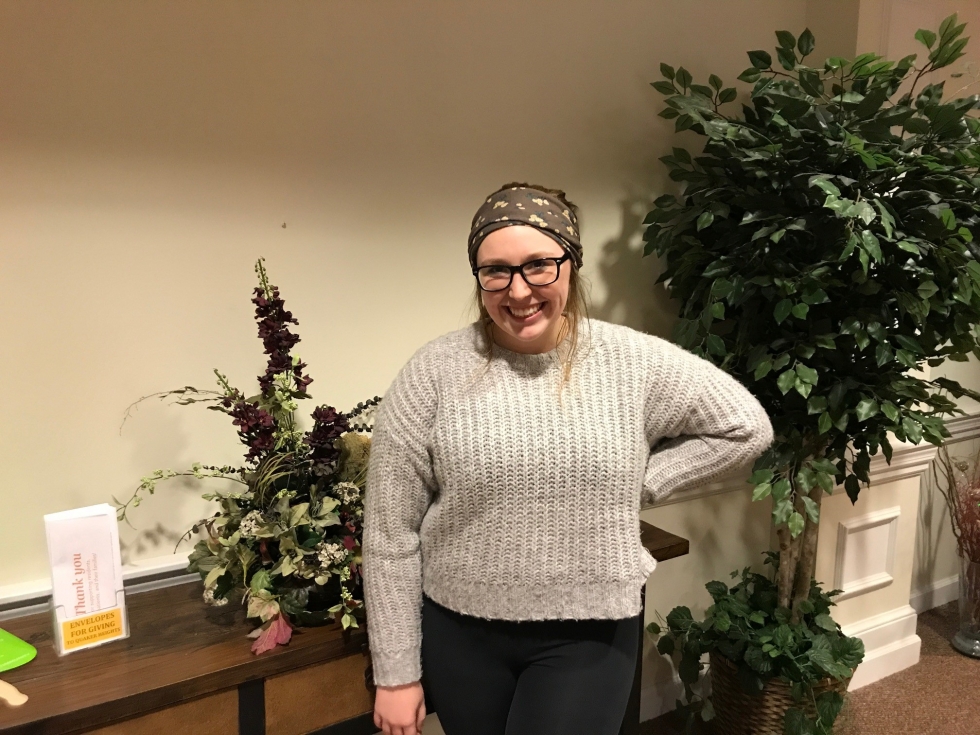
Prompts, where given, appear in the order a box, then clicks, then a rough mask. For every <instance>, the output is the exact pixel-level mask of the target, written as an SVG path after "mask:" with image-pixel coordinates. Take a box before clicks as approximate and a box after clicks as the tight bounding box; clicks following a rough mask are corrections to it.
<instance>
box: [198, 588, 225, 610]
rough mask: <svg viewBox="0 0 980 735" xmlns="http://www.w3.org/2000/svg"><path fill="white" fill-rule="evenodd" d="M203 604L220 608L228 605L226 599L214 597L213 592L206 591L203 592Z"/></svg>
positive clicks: (210, 590)
mask: <svg viewBox="0 0 980 735" xmlns="http://www.w3.org/2000/svg"><path fill="white" fill-rule="evenodd" d="M203 597H204V603H205V604H206V605H213V606H214V607H221V606H222V605H227V604H228V598H227V597H215V596H214V590H212V589H206V590H204V595H203Z"/></svg>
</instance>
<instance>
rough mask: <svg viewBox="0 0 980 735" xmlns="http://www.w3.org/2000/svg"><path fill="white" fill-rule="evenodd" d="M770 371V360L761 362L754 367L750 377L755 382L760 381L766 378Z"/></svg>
mask: <svg viewBox="0 0 980 735" xmlns="http://www.w3.org/2000/svg"><path fill="white" fill-rule="evenodd" d="M770 371H772V360H763V361H762V362H760V363H759V364H758V365H757V366H756V368H755V372H754V373H753V374H752V377H753V378H755V379H756V380H762V378H764V377H765V376H767V375H768V374H769V373H770Z"/></svg>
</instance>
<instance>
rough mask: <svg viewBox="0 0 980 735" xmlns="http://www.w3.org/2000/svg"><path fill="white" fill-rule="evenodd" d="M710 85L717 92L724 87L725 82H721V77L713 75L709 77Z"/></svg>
mask: <svg viewBox="0 0 980 735" xmlns="http://www.w3.org/2000/svg"><path fill="white" fill-rule="evenodd" d="M708 84H710V85H711V86H712V87H713V88H714V90H715V91H716V92H717V91H718V90H720V89H721V88H722V87H723V86H724V82H722V81H721V77H719V76H718V75H717V74H711V75H710V76H708Z"/></svg>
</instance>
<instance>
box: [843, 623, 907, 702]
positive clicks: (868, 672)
mask: <svg viewBox="0 0 980 735" xmlns="http://www.w3.org/2000/svg"><path fill="white" fill-rule="evenodd" d="M917 619H918V615H917V614H916V612H915V610H913V609H912V606H911V605H904V606H902V607H899V608H896V609H894V610H889V611H888V612H885V613H882V614H881V615H875V616H874V617H871V618H867V619H865V620H861V621H859V622H857V623H853V624H851V625H845V626H843V632H844V635H848V636H856V637H858V638H860V639H861V640H862V641H863V642H864V661H863V662H861V664H860V666H858V667H857V670H856V671H855V672H854V677H853V678H852V679H851V684H850V686H849V687H848V691H851V692H853V691H854V690H855V689H860V688H861V687H863V686H867V685H868V684H871V683H873V682H876V681H878V680H879V679H884V678H885V677H886V676H891V675H892V674H897V673H898V672H899V671H902V670H903V669H907V668H908V667H909V666H914V665H915V664H917V663H919V653H920V649H921V647H922V640H921V639H920V638H919V636H918V635H916V633H915V625H916V621H917Z"/></svg>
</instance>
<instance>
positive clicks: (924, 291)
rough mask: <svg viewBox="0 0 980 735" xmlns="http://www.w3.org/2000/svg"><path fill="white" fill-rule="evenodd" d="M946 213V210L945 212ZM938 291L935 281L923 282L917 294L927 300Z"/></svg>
mask: <svg viewBox="0 0 980 735" xmlns="http://www.w3.org/2000/svg"><path fill="white" fill-rule="evenodd" d="M947 211H948V210H947ZM937 291H939V286H937V285H936V282H935V281H925V282H924V283H922V284H920V285H919V288H918V290H917V293H918V294H919V298H921V299H929V298H931V297H932V296H934V295H935V294H936V292H937Z"/></svg>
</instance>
